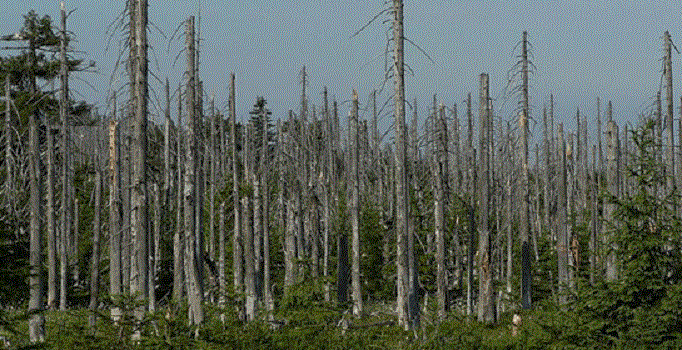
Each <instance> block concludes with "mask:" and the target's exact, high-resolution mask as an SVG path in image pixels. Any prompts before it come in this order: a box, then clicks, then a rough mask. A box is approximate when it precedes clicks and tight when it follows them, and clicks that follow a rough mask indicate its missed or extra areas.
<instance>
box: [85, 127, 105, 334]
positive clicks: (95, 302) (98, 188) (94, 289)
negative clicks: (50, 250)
mask: <svg viewBox="0 0 682 350" xmlns="http://www.w3.org/2000/svg"><path fill="white" fill-rule="evenodd" d="M100 154H101V146H100V140H99V132H98V137H97V156H96V158H97V160H96V161H95V164H94V166H95V203H94V205H93V206H94V209H95V216H94V218H93V220H92V261H91V262H90V305H89V309H90V312H91V314H90V315H89V317H88V325H89V326H90V328H93V329H94V327H95V323H96V321H97V317H96V311H97V308H98V306H99V260H100V236H101V227H102V225H101V217H102V167H101V164H100V160H99V155H100Z"/></svg>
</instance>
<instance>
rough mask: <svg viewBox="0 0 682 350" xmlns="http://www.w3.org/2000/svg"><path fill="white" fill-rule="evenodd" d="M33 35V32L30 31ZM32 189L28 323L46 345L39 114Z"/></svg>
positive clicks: (34, 117)
mask: <svg viewBox="0 0 682 350" xmlns="http://www.w3.org/2000/svg"><path fill="white" fill-rule="evenodd" d="M30 30H31V33H33V28H30ZM35 45H36V44H35V42H34V39H33V38H31V39H30V42H29V46H30V48H29V49H30V52H29V57H30V66H29V67H30V68H29V73H30V79H31V80H30V82H29V85H30V91H29V93H30V96H31V99H32V100H33V101H36V100H37V98H38V96H37V91H36V81H35V72H34V68H33V67H34V66H35V59H36V58H35V50H36V47H35ZM28 142H29V143H28V150H29V187H30V198H29V202H30V213H29V216H30V227H29V268H30V273H31V274H30V277H29V301H28V312H29V313H31V312H35V314H33V315H31V318H30V320H29V322H28V333H29V338H30V340H31V342H33V343H35V342H43V341H44V340H45V317H44V316H43V314H42V313H41V311H42V310H43V309H44V308H45V306H44V300H43V289H44V288H45V286H44V281H43V274H42V257H41V253H42V245H43V244H42V232H41V231H42V225H41V217H42V191H41V184H40V176H41V170H40V169H41V164H40V145H39V140H38V111H37V110H36V111H34V112H33V113H31V114H30V116H29V141H28Z"/></svg>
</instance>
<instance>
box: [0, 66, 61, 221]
mask: <svg viewBox="0 0 682 350" xmlns="http://www.w3.org/2000/svg"><path fill="white" fill-rule="evenodd" d="M9 77H10V75H9V74H6V75H5V189H6V191H7V192H6V193H7V195H6V198H7V208H8V211H9V212H10V214H12V215H15V210H14V206H15V204H14V201H12V200H11V198H14V197H15V180H14V155H13V154H12V149H13V145H12V140H13V139H14V138H13V136H12V134H13V133H14V130H13V129H14V127H13V124H12V112H11V109H10V107H11V106H10V104H11V102H12V96H11V94H10V84H9ZM60 101H61V99H60ZM60 106H61V104H60Z"/></svg>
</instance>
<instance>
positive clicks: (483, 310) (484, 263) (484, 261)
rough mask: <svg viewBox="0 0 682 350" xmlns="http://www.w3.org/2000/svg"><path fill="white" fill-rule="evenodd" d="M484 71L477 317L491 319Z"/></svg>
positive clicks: (483, 83) (484, 85) (483, 85)
mask: <svg viewBox="0 0 682 350" xmlns="http://www.w3.org/2000/svg"><path fill="white" fill-rule="evenodd" d="M488 96H489V95H488V74H486V73H482V74H481V76H480V90H479V118H480V129H479V132H480V134H479V148H478V149H479V152H480V158H479V161H478V164H479V171H478V201H479V211H480V217H479V220H478V221H479V222H478V278H479V283H478V320H479V321H480V322H487V323H491V322H494V320H495V305H494V303H493V298H494V292H493V280H492V259H491V258H492V256H491V255H492V247H491V244H490V243H491V242H490V228H489V226H488V218H489V212H490V183H489V181H490V159H489V155H490V152H489V150H490V144H489V143H491V142H492V140H490V139H489V133H488V130H489V129H490V127H491V125H490V111H489V109H488V98H489V97H488Z"/></svg>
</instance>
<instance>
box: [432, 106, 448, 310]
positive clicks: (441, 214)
mask: <svg viewBox="0 0 682 350" xmlns="http://www.w3.org/2000/svg"><path fill="white" fill-rule="evenodd" d="M436 130H437V136H436V138H435V142H436V144H435V152H436V154H435V155H436V165H435V169H436V174H435V185H436V186H435V187H436V193H435V203H434V215H435V229H436V232H435V236H436V288H437V291H436V295H437V299H438V314H439V316H440V317H441V318H443V317H445V313H446V312H447V308H448V305H447V304H446V293H447V289H446V284H445V200H446V198H447V195H446V193H445V191H446V189H447V188H448V186H447V179H448V130H447V121H446V119H445V106H443V104H441V105H440V113H439V116H438V118H436Z"/></svg>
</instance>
